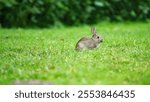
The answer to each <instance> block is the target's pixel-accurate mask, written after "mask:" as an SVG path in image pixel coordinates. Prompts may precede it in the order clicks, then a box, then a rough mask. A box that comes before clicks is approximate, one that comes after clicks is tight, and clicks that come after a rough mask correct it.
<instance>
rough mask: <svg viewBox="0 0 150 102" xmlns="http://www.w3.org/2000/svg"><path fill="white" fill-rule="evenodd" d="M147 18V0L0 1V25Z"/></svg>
mask: <svg viewBox="0 0 150 102" xmlns="http://www.w3.org/2000/svg"><path fill="white" fill-rule="evenodd" d="M149 20H150V0H0V26H1V27H50V26H54V25H55V26H62V25H68V26H70V25H80V24H95V23H98V22H99V21H149Z"/></svg>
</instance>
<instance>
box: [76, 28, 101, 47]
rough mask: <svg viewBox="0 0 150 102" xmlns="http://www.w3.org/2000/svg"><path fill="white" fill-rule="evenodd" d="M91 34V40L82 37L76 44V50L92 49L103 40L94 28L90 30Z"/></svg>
mask: <svg viewBox="0 0 150 102" xmlns="http://www.w3.org/2000/svg"><path fill="white" fill-rule="evenodd" d="M91 32H92V34H93V35H92V37H91V38H88V37H83V38H81V39H80V40H79V41H78V42H77V44H76V47H75V49H76V50H83V49H94V48H96V47H97V46H98V45H99V44H100V43H102V42H103V38H102V37H101V36H99V35H98V33H97V31H96V28H95V27H92V28H91Z"/></svg>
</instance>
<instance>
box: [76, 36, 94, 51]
mask: <svg viewBox="0 0 150 102" xmlns="http://www.w3.org/2000/svg"><path fill="white" fill-rule="evenodd" d="M95 47H97V44H96V43H95V42H94V41H93V40H92V39H91V38H87V37H83V38H81V39H80V40H79V41H78V42H77V44H76V49H77V50H80V49H84V48H85V49H92V48H95Z"/></svg>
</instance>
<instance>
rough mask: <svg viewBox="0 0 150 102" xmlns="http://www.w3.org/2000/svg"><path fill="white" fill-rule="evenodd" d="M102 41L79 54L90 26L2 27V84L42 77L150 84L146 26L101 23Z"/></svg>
mask: <svg viewBox="0 0 150 102" xmlns="http://www.w3.org/2000/svg"><path fill="white" fill-rule="evenodd" d="M95 26H96V28H97V31H98V32H100V33H101V35H102V36H103V38H104V42H103V43H102V44H101V45H100V46H99V47H98V48H97V49H94V50H86V51H81V52H77V51H75V50H74V48H75V44H76V42H77V41H78V40H79V39H80V38H81V37H83V36H91V33H90V26H80V27H64V28H52V29H48V28H47V29H2V28H1V29H0V84H11V83H12V82H13V81H15V80H32V79H39V80H46V81H50V82H52V83H55V84H150V24H149V23H100V24H97V25H95Z"/></svg>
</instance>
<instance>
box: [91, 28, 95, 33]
mask: <svg viewBox="0 0 150 102" xmlns="http://www.w3.org/2000/svg"><path fill="white" fill-rule="evenodd" d="M91 32H92V34H93V35H96V28H95V27H92V28H91Z"/></svg>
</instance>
